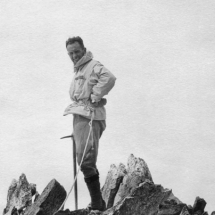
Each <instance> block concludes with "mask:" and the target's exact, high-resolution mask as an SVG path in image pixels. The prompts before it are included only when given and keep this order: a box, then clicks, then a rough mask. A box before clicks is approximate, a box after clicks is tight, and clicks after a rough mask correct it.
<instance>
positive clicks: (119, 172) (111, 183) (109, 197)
mask: <svg viewBox="0 0 215 215" xmlns="http://www.w3.org/2000/svg"><path fill="white" fill-rule="evenodd" d="M125 174H126V168H125V165H124V164H119V166H118V167H116V166H115V165H114V164H112V165H111V167H110V170H109V172H108V174H107V177H106V181H105V184H104V186H103V187H102V189H101V191H102V197H103V199H104V200H105V203H106V206H107V208H110V207H112V206H113V203H114V198H115V196H116V194H117V191H118V189H119V186H120V183H121V182H122V180H123V177H124V175H125Z"/></svg>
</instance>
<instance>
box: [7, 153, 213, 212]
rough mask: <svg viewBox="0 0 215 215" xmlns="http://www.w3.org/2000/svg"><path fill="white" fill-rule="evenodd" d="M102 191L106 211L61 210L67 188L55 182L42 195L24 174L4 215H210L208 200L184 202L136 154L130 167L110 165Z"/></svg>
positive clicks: (15, 183)
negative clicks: (157, 178)
mask: <svg viewBox="0 0 215 215" xmlns="http://www.w3.org/2000/svg"><path fill="white" fill-rule="evenodd" d="M101 192H102V196H103V199H104V200H105V202H106V206H107V210H106V211H103V212H99V211H91V212H89V211H88V209H80V210H75V211H70V210H68V209H66V210H61V211H58V209H59V208H60V206H61V205H62V204H63V202H64V200H65V199H66V191H65V189H64V187H63V186H62V185H61V184H60V183H59V182H58V181H56V180H55V179H52V180H51V181H50V182H49V184H48V185H47V186H46V187H45V189H44V190H43V192H42V193H41V194H40V195H39V193H38V192H37V190H36V185H35V184H32V183H28V181H27V178H26V176H25V174H22V175H21V176H20V178H19V180H18V181H17V180H15V179H14V180H13V181H12V183H11V185H10V187H9V189H8V195H7V203H6V207H5V209H4V211H3V215H88V214H90V215H93V214H94V215H98V214H100V215H208V213H207V211H205V210H204V209H205V206H206V201H205V200H204V199H202V198H200V197H196V199H195V202H194V204H193V206H191V205H187V204H186V203H183V202H182V201H180V200H179V199H178V198H177V197H176V196H174V194H173V192H172V190H170V189H166V188H164V187H162V186H161V185H159V184H155V183H154V181H153V179H152V175H151V173H150V170H149V168H148V166H147V164H146V162H145V161H144V160H143V159H141V158H136V157H135V156H134V155H133V154H131V155H130V156H129V158H128V162H127V166H125V165H124V164H121V163H120V164H119V165H118V166H116V165H114V164H112V165H111V166H110V170H109V171H108V173H107V177H106V180H105V184H104V185H103V187H102V189H101ZM33 199H34V201H33ZM214 214H215V212H212V214H211V215H214Z"/></svg>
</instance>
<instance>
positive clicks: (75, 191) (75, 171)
mask: <svg viewBox="0 0 215 215" xmlns="http://www.w3.org/2000/svg"><path fill="white" fill-rule="evenodd" d="M65 138H71V139H72V143H73V173H74V178H75V177H76V174H77V169H76V146H75V139H74V136H73V134H71V135H69V136H65V137H61V138H60V139H65ZM74 187H75V188H74V189H75V190H74V194H75V209H76V210H78V185H77V180H76V181H75V185H74Z"/></svg>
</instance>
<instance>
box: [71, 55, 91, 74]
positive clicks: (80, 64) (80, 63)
mask: <svg viewBox="0 0 215 215" xmlns="http://www.w3.org/2000/svg"><path fill="white" fill-rule="evenodd" d="M92 59H93V54H92V52H91V51H86V53H85V55H84V56H83V57H82V58H81V59H80V60H79V61H78V62H77V63H76V64H75V66H74V72H77V71H78V69H79V68H81V67H83V66H84V65H85V64H86V63H88V62H89V61H91V60H92Z"/></svg>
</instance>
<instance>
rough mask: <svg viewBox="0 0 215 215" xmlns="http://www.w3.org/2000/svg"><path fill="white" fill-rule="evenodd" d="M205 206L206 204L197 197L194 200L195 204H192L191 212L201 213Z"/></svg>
mask: <svg viewBox="0 0 215 215" xmlns="http://www.w3.org/2000/svg"><path fill="white" fill-rule="evenodd" d="M206 204H207V202H206V201H205V200H204V199H202V198H199V197H198V196H197V197H196V200H195V202H194V205H193V212H196V211H198V210H200V211H201V212H202V213H203V212H204V209H205V206H206Z"/></svg>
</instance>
